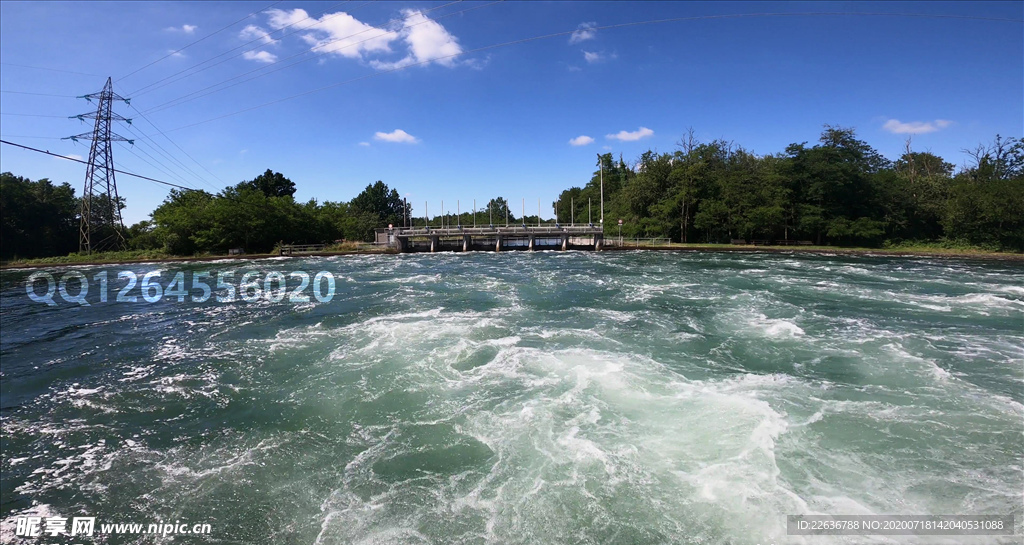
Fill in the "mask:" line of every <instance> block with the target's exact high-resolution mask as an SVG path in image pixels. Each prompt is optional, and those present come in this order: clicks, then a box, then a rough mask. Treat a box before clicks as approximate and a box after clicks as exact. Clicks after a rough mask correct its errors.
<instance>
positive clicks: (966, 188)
mask: <svg viewBox="0 0 1024 545" xmlns="http://www.w3.org/2000/svg"><path fill="white" fill-rule="evenodd" d="M677 148H678V149H676V151H674V152H672V153H656V152H654V151H646V152H644V153H643V154H641V155H640V157H639V158H638V159H637V160H636V161H635V162H633V163H632V164H627V163H626V162H625V161H624V160H623V158H622V156H621V155H620V156H619V159H618V160H615V159H614V157H613V155H612V154H611V153H607V154H603V155H599V156H598V167H599V168H598V169H597V170H595V171H594V173H593V175H592V176H591V179H590V181H589V182H588V183H586V184H585V185H584V186H583V187H571V188H569V189H566V190H565V191H562V192H561V194H560V195H559V197H558V199H557V201H556V202H554V203H552V204H553V206H554V209H555V211H556V217H557V221H559V222H561V223H569V222H570V221H571V220H574V221H575V222H576V223H585V222H587V221H593V222H594V223H595V224H596V223H598V220H599V218H600V208H599V207H600V202H601V183H602V179H603V184H604V215H605V219H606V224H607V226H608V227H612V226H614V225H616V224H617V223H618V220H619V219H621V220H623V226H622V235H623V236H624V237H630V238H632V237H644V238H647V237H659V238H669V239H671V240H673V241H676V242H713V243H728V242H730V241H732V240H736V239H743V240H755V239H761V240H765V241H774V242H784V241H801V240H806V241H811V242H814V243H816V244H830V245H840V246H843V245H858V246H869V247H878V246H882V245H884V244H893V243H896V244H898V243H903V242H913V243H917V242H935V241H945V242H951V243H954V244H965V245H972V246H978V247H983V248H988V249H996V250H1004V251H1017V252H1022V251H1024V141H1022V140H1021V139H1020V138H1005V139H1004V138H1002V137H1000V136H997V137H996V138H995V140H994V141H993V142H991V143H989V144H982V145H979V146H977V147H976V148H974V149H970V150H965V152H966V156H967V160H968V163H967V164H965V165H964V167H962V168H960V169H959V170H958V169H956V168H955V167H954V165H953V164H952V163H950V162H947V161H946V160H945V159H943V158H942V157H939V156H937V155H934V154H932V153H929V152H920V151H914V150H913V149H912V147H911V145H910V142H909V141H908V142H907V145H906V148H905V150H904V153H903V154H902V155H901V156H900V157H899V158H898V159H897V160H895V161H890V160H888V159H886V158H885V157H883V156H882V155H881V154H880V153H878V152H877V151H876V150H874V149H873V148H871V146H869V145H868V144H866V143H865V142H863V141H861V140H859V139H858V138H857V137H856V133H855V131H854V130H853V129H848V128H842V127H832V126H825V129H824V130H823V131H822V133H821V135H820V138H819V139H818V143H817V144H815V145H813V146H809V145H808V144H807V143H806V142H804V143H799V144H795V143H794V144H791V145H789V146H788V147H786V150H785V151H784V152H781V153H776V154H769V155H756V154H754V153H751V152H749V151H747V150H745V149H743V148H742V147H741V146H738V145H735V144H734V143H732V142H728V141H724V140H713V141H711V142H700V141H698V140H697V138H696V137H695V136H694V132H693V130H692V129H691V130H690V131H689V133H688V134H686V135H685V136H684V137H683V138H682V139H681V140H680V141H679V142H678V146H677ZM295 191H296V186H295V183H294V182H292V181H291V180H290V179H288V178H287V177H285V176H284V175H283V174H281V173H280V172H274V171H272V170H267V171H266V172H264V173H263V174H261V175H259V176H257V177H255V178H254V179H252V180H248V181H243V182H240V183H238V184H236V185H234V186H230V187H227V188H225V189H223V190H222V191H220V192H218V193H210V192H207V191H202V190H184V189H172V190H171V191H170V193H169V194H168V196H167V198H166V199H165V200H164V202H163V203H161V204H160V206H158V207H157V208H156V209H155V210H154V211H153V212H152V214H151V217H150V219H149V220H146V221H142V222H139V223H137V224H135V225H132V226H131V227H129V228H128V229H126V231H125V233H124V234H125V239H126V244H127V246H128V249H133V250H162V251H164V252H167V253H169V254H174V255H184V256H189V255H196V254H202V253H214V254H216V253H225V252H227V250H229V249H231V248H243V249H244V250H245V251H246V252H249V253H256V252H267V251H270V250H271V249H273V247H274V246H275V245H276V244H278V243H281V242H285V243H294V244H311V243H330V242H335V241H342V240H348V241H371V240H373V230H374V229H375V228H379V227H386V226H387V225H389V224H390V225H395V226H403V225H409V226H415V227H419V226H423V225H425V224H427V220H426V219H425V218H424V217H423V215H420V216H419V217H416V216H415V215H414V210H413V206H412V204H411V203H408V202H406V201H405V200H403V199H402V198H401V196H400V195H399V193H398V191H397V190H396V189H393V188H390V187H388V186H387V184H385V183H384V182H382V181H377V182H375V183H373V184H369V185H367V186H366V188H365V189H364V190H363V191H362V192H360V193H359V194H358V195H357V196H356V197H354V198H353V199H352V200H350V201H347V202H345V201H337V202H335V201H324V202H322V203H321V202H318V201H317V200H315V199H311V200H309V201H307V202H298V201H296V200H295V198H294V194H295ZM101 204H103V203H101ZM124 205H125V203H124V201H123V199H121V200H120V201H119V202H117V203H116V206H118V207H121V208H123V207H124ZM103 206H105V207H106V208H109V209H110V210H113V206H115V203H105V204H103ZM80 208H81V202H80V199H79V198H78V197H76V196H75V190H74V189H73V188H72V186H71V185H70V184H68V183H62V184H60V185H56V184H54V183H53V182H52V181H50V180H48V179H45V178H44V179H41V180H37V181H32V180H29V179H27V178H23V177H20V176H15V175H13V174H11V173H9V172H5V173H3V174H0V256H2V257H3V258H5V259H9V258H11V257H14V256H17V257H21V258H31V257H46V256H56V255H66V254H68V253H72V252H75V251H77V250H78V232H79V218H80V215H79V214H80ZM513 209H514V206H510V203H509V202H508V201H507V200H506V199H504V198H502V197H496V198H493V199H490V200H489V201H488V202H487V203H486V204H485V205H483V206H482V207H480V208H479V209H477V210H475V211H472V212H471V211H467V212H461V213H460V214H451V213H449V212H450V211H447V210H446V211H445V213H444V214H436V213H435V214H434V215H432V216H431V218H430V220H429V225H430V226H431V227H441V226H447V225H451V226H456V225H463V226H471V225H474V224H476V225H478V226H483V225H488V224H494V225H505V224H506V223H510V224H520V223H523V224H527V225H536V224H538V223H540V222H541V219H540V218H539V217H538V215H536V214H534V215H522V216H519V217H517V216H516V215H515V214H513V212H512V210H513ZM588 218H589V219H588Z"/></svg>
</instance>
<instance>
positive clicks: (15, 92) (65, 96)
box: [0, 90, 78, 98]
mask: <svg viewBox="0 0 1024 545" xmlns="http://www.w3.org/2000/svg"><path fill="white" fill-rule="evenodd" d="M0 93H10V94H13V95H34V96H40V97H59V98H78V97H76V96H75V95H54V94H51V93H30V92H28V91H3V90H0Z"/></svg>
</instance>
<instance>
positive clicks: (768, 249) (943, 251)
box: [603, 242, 1024, 261]
mask: <svg viewBox="0 0 1024 545" xmlns="http://www.w3.org/2000/svg"><path fill="white" fill-rule="evenodd" d="M633 250H659V251H676V252H754V253H770V254H801V253H805V254H824V255H857V256H869V257H870V256H879V257H883V256H884V257H939V258H956V259H992V260H1001V261H1024V253H1010V252H993V251H989V250H978V249H971V250H965V249H960V248H948V249H947V248H933V247H909V248H843V247H839V246H754V245H733V244H680V243H671V244H667V245H660V246H645V245H642V244H641V245H638V246H631V245H629V243H628V242H627V243H626V244H625V245H623V246H608V247H605V249H604V250H603V251H620V252H621V251H633Z"/></svg>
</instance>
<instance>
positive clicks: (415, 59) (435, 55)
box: [267, 9, 482, 70]
mask: <svg viewBox="0 0 1024 545" xmlns="http://www.w3.org/2000/svg"><path fill="white" fill-rule="evenodd" d="M267 14H268V24H269V25H270V27H271V28H274V29H281V28H284V27H286V26H289V25H293V24H295V25H296V26H297V27H298V28H300V29H302V30H305V31H307V32H306V33H304V34H303V35H302V40H303V41H305V42H306V43H307V44H309V45H310V46H311V47H312V50H313V51H314V52H316V53H329V54H331V55H337V56H340V57H346V58H350V59H359V60H363V61H367V62H368V63H369V64H370V66H372V67H374V68H376V69H378V70H393V69H398V68H405V67H406V66H410V65H413V64H424V65H426V64H430V63H437V64H440V65H442V66H447V67H454V66H455V65H456V60H455V58H456V57H457V56H458V55H460V54H461V53H462V51H463V50H462V46H460V45H459V40H458V38H456V37H455V36H453V35H452V34H451V33H449V32H448V30H447V29H445V28H444V26H442V25H441V24H440V23H438V22H437V21H434V20H433V19H430V18H429V17H427V16H426V15H424V14H423V12H421V11H418V10H409V9H407V10H403V11H402V15H403V17H404V18H403V19H402V20H401V21H399V22H398V24H397V25H396V26H393V27H392V28H389V29H382V28H377V27H374V26H371V25H368V24H366V23H364V22H362V21H360V20H358V19H356V18H355V17H352V16H351V15H349V14H348V13H345V12H337V13H325V14H324V15H322V16H321V17H320V18H319V19H317V18H310V19H307V17H309V16H308V14H307V13H306V11H305V10H302V9H293V10H280V9H272V10H268V11H267ZM304 19H306V21H303V20H304ZM395 44H399V45H401V46H404V49H405V50H406V54H405V56H404V57H402V58H400V59H398V60H394V61H388V60H381V59H379V58H376V59H370V57H372V56H379V55H387V54H389V53H394V50H393V49H392V47H393V45H395ZM466 64H468V65H469V66H470V67H474V68H479V67H481V66H482V64H481V63H479V62H478V61H474V62H473V63H469V62H467V63H466Z"/></svg>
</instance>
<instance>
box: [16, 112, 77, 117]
mask: <svg viewBox="0 0 1024 545" xmlns="http://www.w3.org/2000/svg"><path fill="white" fill-rule="evenodd" d="M0 115H16V116H18V117H60V118H67V116H66V115H46V114H14V113H8V112H0Z"/></svg>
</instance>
